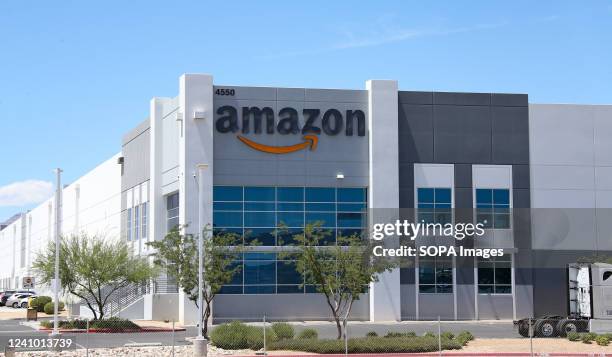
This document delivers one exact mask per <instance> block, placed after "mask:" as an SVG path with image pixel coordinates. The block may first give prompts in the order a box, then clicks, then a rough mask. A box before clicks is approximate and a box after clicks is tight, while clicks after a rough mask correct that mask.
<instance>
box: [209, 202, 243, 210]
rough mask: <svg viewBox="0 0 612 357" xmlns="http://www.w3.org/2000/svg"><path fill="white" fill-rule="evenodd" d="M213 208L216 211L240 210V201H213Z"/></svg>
mask: <svg viewBox="0 0 612 357" xmlns="http://www.w3.org/2000/svg"><path fill="white" fill-rule="evenodd" d="M213 210H216V211H242V202H214V203H213Z"/></svg>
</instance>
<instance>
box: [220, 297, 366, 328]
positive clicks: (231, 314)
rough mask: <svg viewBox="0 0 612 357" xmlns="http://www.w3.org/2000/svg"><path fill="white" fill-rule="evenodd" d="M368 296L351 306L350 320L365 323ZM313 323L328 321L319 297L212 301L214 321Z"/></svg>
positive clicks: (325, 310) (235, 298) (323, 300)
mask: <svg viewBox="0 0 612 357" xmlns="http://www.w3.org/2000/svg"><path fill="white" fill-rule="evenodd" d="M368 301H369V296H368V294H364V295H362V296H361V298H360V299H359V300H357V301H355V303H354V304H353V309H352V312H351V316H350V319H351V320H368V319H369V317H370V316H369V303H368ZM264 315H265V316H266V318H267V319H268V321H273V320H314V321H322V320H323V321H325V320H329V319H330V318H331V313H330V309H329V307H328V306H327V303H326V302H325V298H324V297H323V295H318V294H270V295H218V296H217V297H216V298H215V313H214V316H215V321H216V322H219V321H226V320H232V321H234V320H242V321H262V320H263V317H264Z"/></svg>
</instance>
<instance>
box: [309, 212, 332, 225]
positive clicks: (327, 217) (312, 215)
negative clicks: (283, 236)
mask: <svg viewBox="0 0 612 357" xmlns="http://www.w3.org/2000/svg"><path fill="white" fill-rule="evenodd" d="M316 222H319V223H321V227H335V226H336V214H335V213H325V212H306V224H314V223H316Z"/></svg>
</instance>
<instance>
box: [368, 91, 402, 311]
mask: <svg viewBox="0 0 612 357" xmlns="http://www.w3.org/2000/svg"><path fill="white" fill-rule="evenodd" d="M366 88H367V90H368V132H369V133H368V137H369V162H370V167H369V176H370V177H369V181H370V185H369V190H368V205H369V209H370V210H369V212H370V214H369V221H370V223H374V222H378V223H385V222H395V220H396V219H398V217H399V150H398V133H397V131H398V92H397V81H391V80H370V81H367V82H366ZM385 239H386V240H387V241H386V242H385V245H386V246H399V241H398V240H397V238H391V237H388V238H385ZM400 320H401V301H400V271H399V268H396V269H394V270H393V271H391V272H386V273H384V274H382V275H381V276H380V280H379V281H378V282H377V283H373V284H371V286H370V321H400Z"/></svg>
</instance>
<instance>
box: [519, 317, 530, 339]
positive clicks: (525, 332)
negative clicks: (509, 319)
mask: <svg viewBox="0 0 612 357" xmlns="http://www.w3.org/2000/svg"><path fill="white" fill-rule="evenodd" d="M518 333H519V335H521V336H523V337H529V322H527V321H525V320H523V321H520V322H519V323H518Z"/></svg>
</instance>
